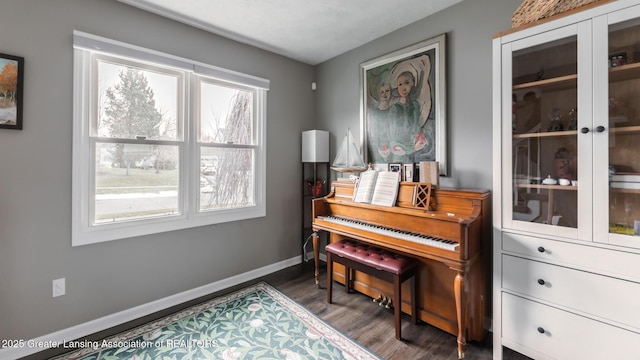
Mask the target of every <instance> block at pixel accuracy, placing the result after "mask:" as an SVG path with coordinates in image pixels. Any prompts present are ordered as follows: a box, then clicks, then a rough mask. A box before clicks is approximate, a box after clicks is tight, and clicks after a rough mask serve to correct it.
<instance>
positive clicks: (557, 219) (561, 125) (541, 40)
mask: <svg viewBox="0 0 640 360" xmlns="http://www.w3.org/2000/svg"><path fill="white" fill-rule="evenodd" d="M553 35H554V34H545V35H544V36H543V37H540V36H539V37H538V39H525V40H524V41H521V42H522V44H521V45H519V44H518V42H515V43H514V46H513V48H511V49H510V54H509V55H507V56H509V58H508V59H505V58H504V56H505V54H504V53H503V59H504V60H505V61H506V62H510V63H511V67H510V68H511V74H510V76H509V78H510V80H511V84H510V86H509V87H505V88H510V89H511V94H510V95H511V96H510V97H511V119H512V122H511V129H510V130H507V129H505V130H504V131H505V132H507V133H509V136H508V138H507V139H505V140H506V141H505V142H510V143H511V149H510V150H511V151H510V158H505V159H503V161H504V163H505V164H504V165H505V169H507V168H510V169H511V171H510V172H511V191H512V197H511V200H512V201H511V204H508V205H509V206H508V207H507V209H506V210H507V211H506V212H505V214H507V216H509V215H510V218H507V219H505V220H507V226H508V227H512V228H520V229H523V230H533V231H536V230H537V231H542V232H547V233H554V234H558V235H562V236H570V237H576V236H577V230H576V229H577V227H578V191H577V189H578V186H577V184H578V155H579V153H578V129H579V124H578V115H579V113H580V112H579V111H578V109H579V108H578V95H579V94H578V82H579V79H578V74H579V63H578V62H579V60H578V53H579V51H578V47H579V42H578V33H577V27H576V26H573V27H571V28H570V29H563V30H561V31H558V32H557V34H556V35H557V36H556V37H555V38H553V37H552V36H553ZM504 100H506V99H504ZM505 153H509V151H506V152H505ZM507 162H508V163H507ZM505 180H506V179H505ZM552 227H553V228H552Z"/></svg>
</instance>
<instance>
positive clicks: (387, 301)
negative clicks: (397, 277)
mask: <svg viewBox="0 0 640 360" xmlns="http://www.w3.org/2000/svg"><path fill="white" fill-rule="evenodd" d="M390 301H391V299H389V298H388V297H386V296H383V297H382V301H380V302H379V303H378V305H380V306H384V307H387V304H388V303H389V302H390Z"/></svg>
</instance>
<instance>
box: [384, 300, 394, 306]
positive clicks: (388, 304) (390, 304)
mask: <svg viewBox="0 0 640 360" xmlns="http://www.w3.org/2000/svg"><path fill="white" fill-rule="evenodd" d="M387 300H388V301H387V303H386V304H384V308H385V309H391V307H392V306H393V305H392V303H393V301H392V300H391V299H389V298H387Z"/></svg>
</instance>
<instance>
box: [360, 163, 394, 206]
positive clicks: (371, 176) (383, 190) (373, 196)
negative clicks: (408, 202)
mask: <svg viewBox="0 0 640 360" xmlns="http://www.w3.org/2000/svg"><path fill="white" fill-rule="evenodd" d="M399 186H400V173H399V172H391V171H376V170H369V171H365V172H363V173H361V174H360V179H359V180H358V184H357V187H356V189H355V191H354V193H353V201H354V202H361V203H368V204H372V205H382V206H394V205H395V204H396V200H397V198H398V187H399Z"/></svg>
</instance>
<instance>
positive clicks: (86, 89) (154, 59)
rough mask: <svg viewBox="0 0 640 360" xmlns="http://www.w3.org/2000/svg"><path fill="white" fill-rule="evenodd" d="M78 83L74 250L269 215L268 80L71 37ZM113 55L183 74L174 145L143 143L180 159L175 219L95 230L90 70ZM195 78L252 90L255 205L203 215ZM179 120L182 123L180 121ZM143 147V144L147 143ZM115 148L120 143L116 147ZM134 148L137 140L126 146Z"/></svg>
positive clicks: (110, 225) (75, 91) (135, 48)
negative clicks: (175, 150) (172, 148)
mask: <svg viewBox="0 0 640 360" xmlns="http://www.w3.org/2000/svg"><path fill="white" fill-rule="evenodd" d="M73 44H74V65H73V66H74V80H73V84H74V86H73V99H74V100H73V103H74V104H73V154H72V162H73V170H72V224H71V225H72V246H78V245H86V244H92V243H99V242H104V241H110V240H117V239H123V238H129V237H134V236H142V235H150V234H155V233H161V232H166V231H173V230H179V229H185V228H190V227H196V226H205V225H212V224H217V223H223V222H230V221H238V220H244V219H251V218H257V217H264V216H265V214H266V122H267V112H266V106H267V91H268V90H269V80H266V79H262V78H258V77H255V76H252V75H246V74H242V73H238V72H235V71H231V70H226V69H222V68H219V67H215V66H213V65H209V64H204V63H200V62H196V61H192V60H189V59H185V58H181V57H176V56H173V55H169V54H165V53H161V52H157V51H154V50H149V49H145V48H141V47H138V46H134V45H129V44H125V43H122V42H118V41H114V40H110V39H106V38H103V37H98V36H95V35H91V34H87V33H83V32H80V31H74V41H73ZM100 56H111V57H120V58H125V59H131V60H132V61H134V62H142V63H149V64H153V65H150V66H160V67H164V68H170V69H171V71H176V72H181V73H183V74H184V77H183V81H182V82H183V86H182V89H181V90H179V94H178V96H179V97H180V96H181V97H182V98H183V103H182V104H181V106H179V107H178V109H179V110H178V111H179V112H180V113H179V114H178V117H179V119H177V121H178V127H179V128H180V126H182V131H181V130H178V136H177V139H176V140H175V141H165V140H153V141H152V140H142V142H144V144H157V145H177V146H178V147H179V149H180V156H179V184H180V185H179V189H178V215H173V216H165V217H157V218H149V219H141V220H132V221H122V222H116V223H108V224H104V223H101V224H94V223H93V219H94V216H93V213H94V212H93V209H94V204H95V190H94V189H95V185H94V184H95V156H94V149H95V146H94V144H95V142H96V139H100V138H97V137H96V136H92V133H91V126H92V119H91V111H93V110H92V109H93V107H94V106H95V103H96V100H95V99H96V98H97V97H96V95H95V92H96V89H97V85H95V84H96V82H97V81H96V79H95V76H94V75H93V69H92V68H93V67H94V66H95V64H96V60H95V59H96V57H100ZM198 78H206V79H211V80H213V81H217V82H224V83H227V84H235V85H237V86H238V87H239V88H245V89H246V88H250V89H252V90H255V97H254V122H255V128H254V131H255V134H254V141H255V144H252V145H249V146H246V147H248V148H251V149H254V151H255V158H254V163H253V166H254V169H253V171H254V199H255V204H254V205H253V206H244V207H237V208H228V209H221V210H215V211H212V210H207V211H199V201H198V197H199V194H200V187H199V181H200V169H199V164H200V156H199V155H200V146H201V145H199V143H198V126H199V118H198V111H197V109H196V106H197V103H198V102H199V99H198V93H199V90H198V88H197V86H198V84H199V80H198ZM180 118H181V119H180ZM145 141H146V142H145ZM118 142H122V141H120V140H118ZM126 142H127V143H136V142H137V141H136V140H130V141H129V140H127V141H126Z"/></svg>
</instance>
